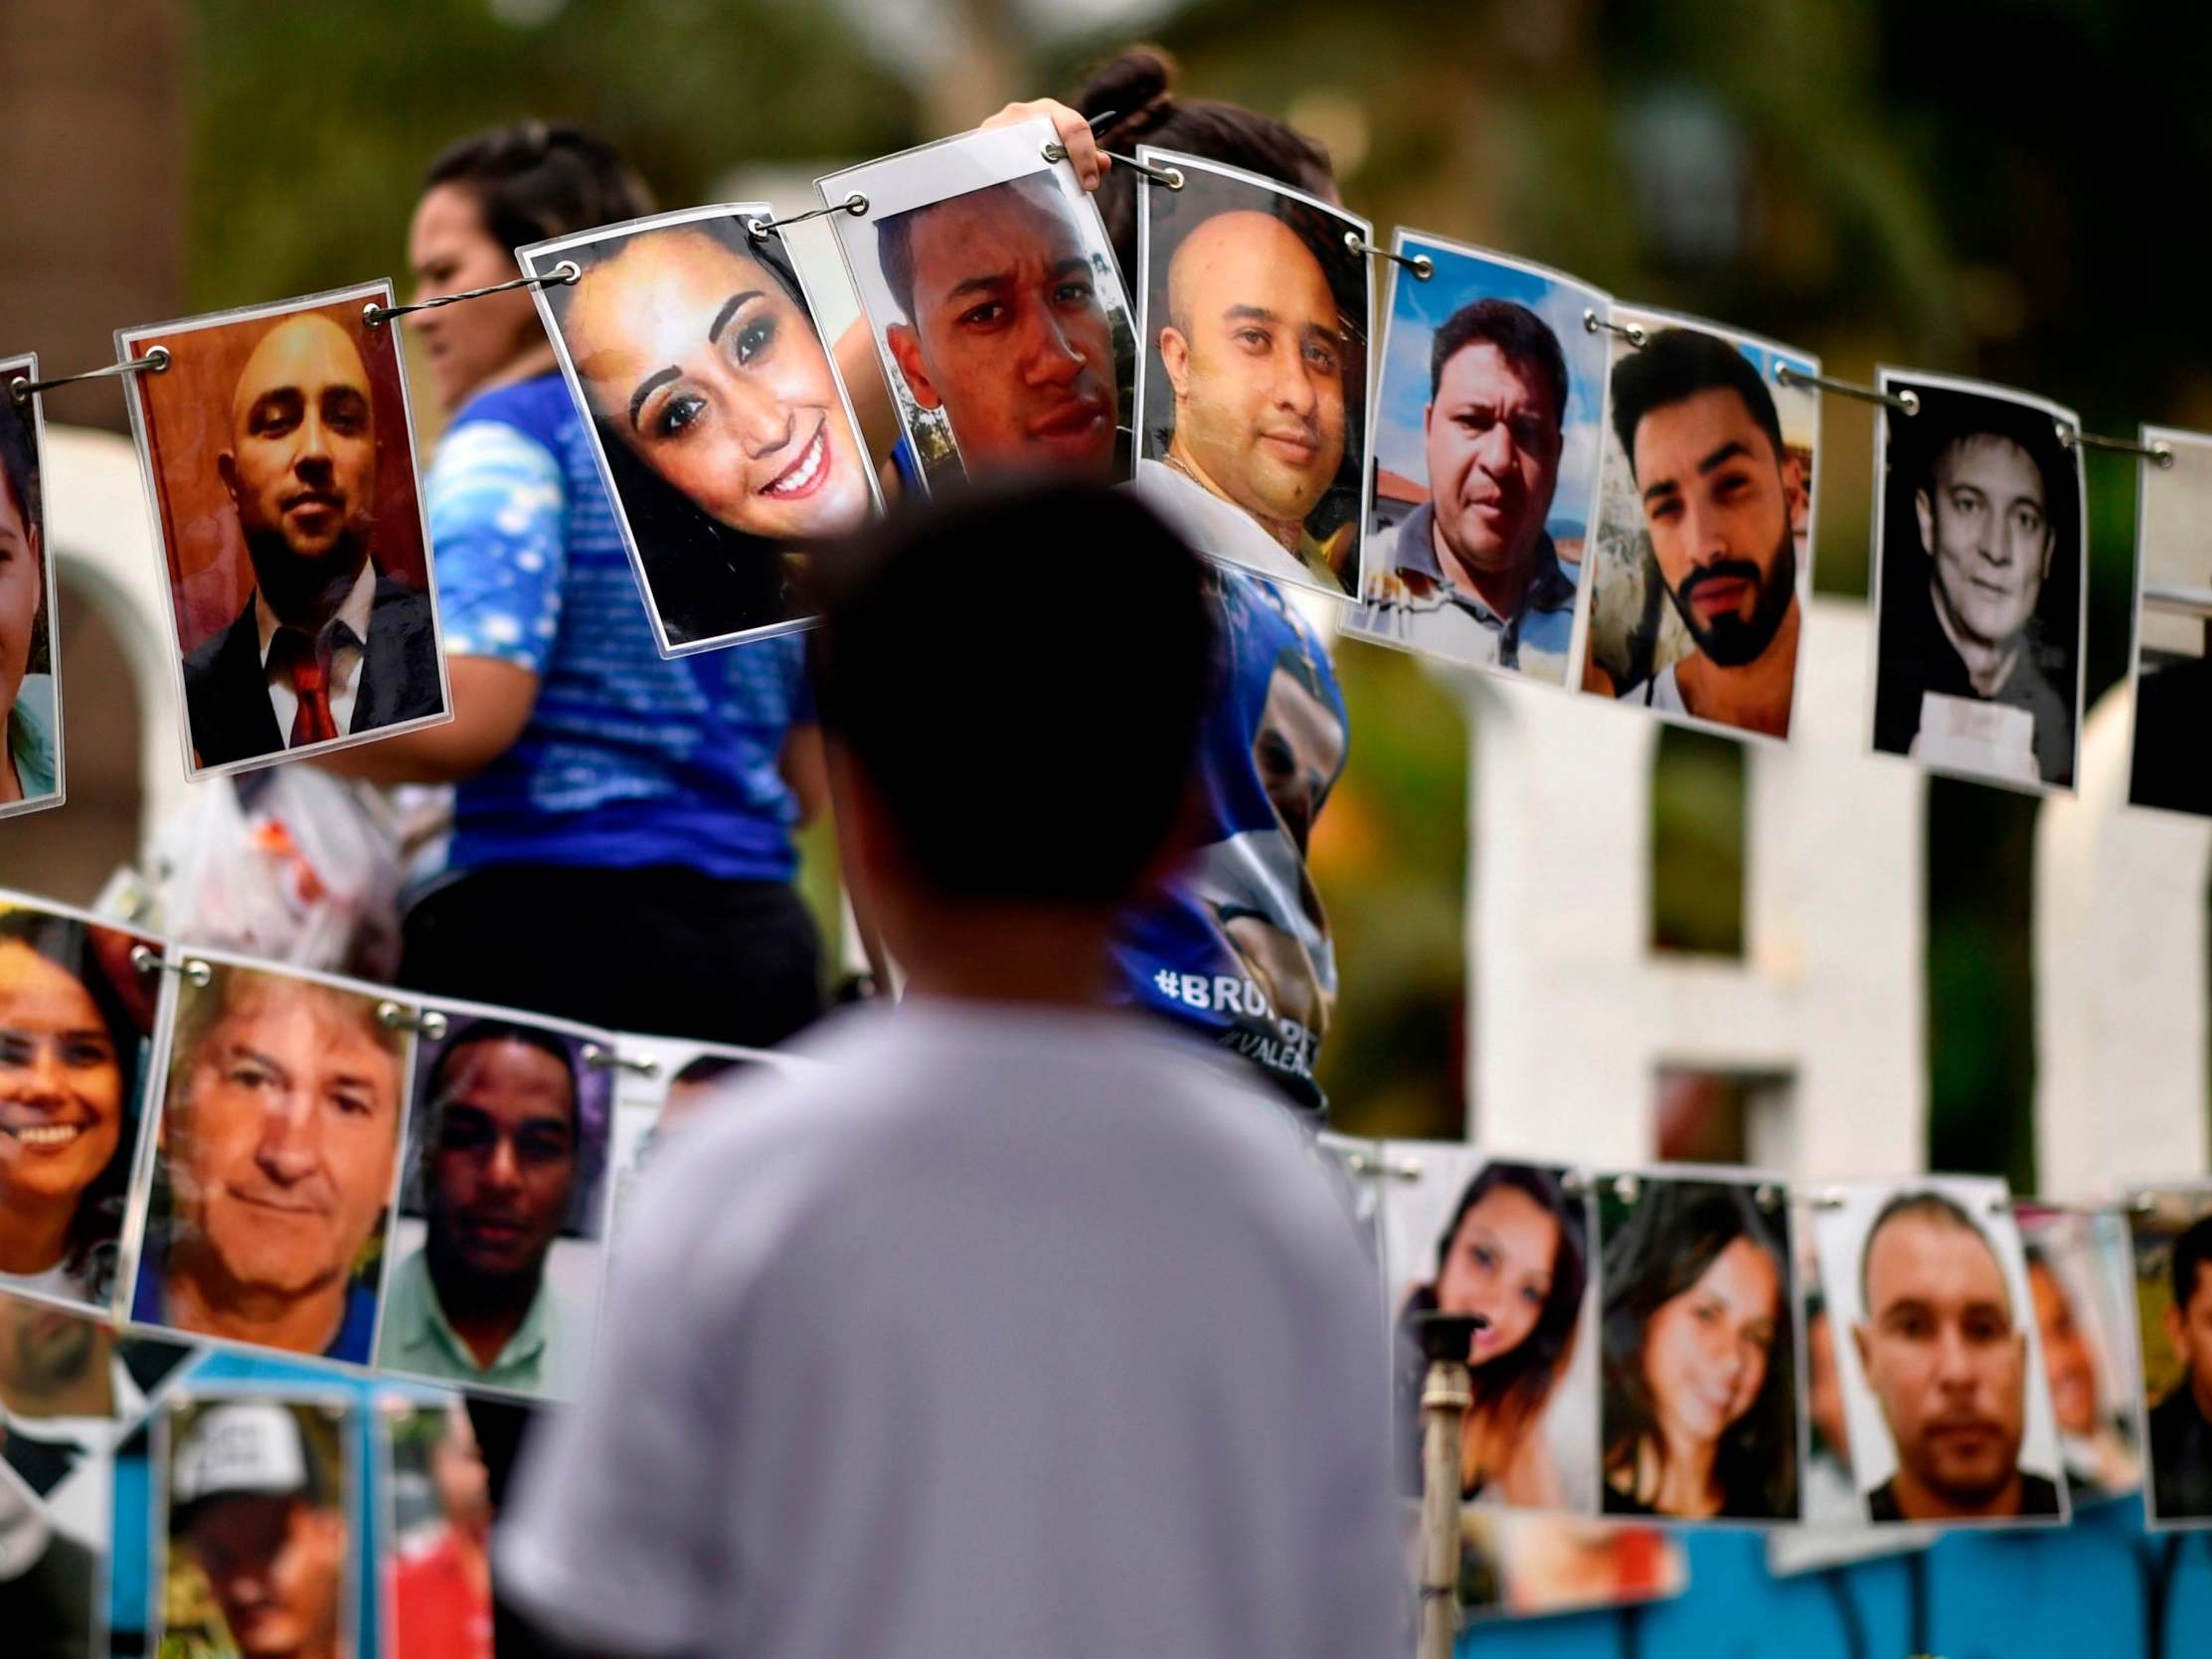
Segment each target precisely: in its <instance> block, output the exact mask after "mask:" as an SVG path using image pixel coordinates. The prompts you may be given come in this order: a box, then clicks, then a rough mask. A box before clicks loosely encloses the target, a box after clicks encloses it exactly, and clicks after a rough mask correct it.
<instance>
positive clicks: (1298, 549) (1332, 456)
mask: <svg viewBox="0 0 2212 1659" xmlns="http://www.w3.org/2000/svg"><path fill="white" fill-rule="evenodd" d="M1136 159H1137V160H1138V161H1140V162H1142V163H1144V164H1145V165H1146V166H1148V167H1154V168H1158V169H1160V170H1161V171H1163V172H1166V171H1170V170H1172V171H1173V172H1174V173H1175V175H1176V176H1178V177H1180V178H1181V180H1182V184H1181V185H1180V186H1179V187H1174V188H1170V187H1169V186H1166V185H1161V184H1154V183H1150V182H1147V183H1146V184H1145V185H1144V186H1143V187H1142V188H1140V189H1139V190H1138V192H1137V221H1136V225H1137V263H1138V265H1139V267H1140V269H1141V272H1142V274H1141V277H1140V281H1141V284H1142V292H1141V293H1140V295H1139V298H1138V312H1137V328H1138V332H1139V333H1140V334H1141V336H1142V347H1143V349H1142V350H1141V351H1140V352H1139V353H1138V354H1137V367H1136V378H1137V385H1136V396H1137V420H1138V429H1137V462H1136V492H1137V494H1138V495H1139V496H1141V497H1142V498H1143V499H1144V501H1145V502H1146V503H1147V504H1148V505H1150V506H1151V507H1152V508H1154V509H1155V510H1156V511H1157V512H1158V513H1159V514H1160V516H1161V517H1162V518H1163V519H1165V520H1166V521H1167V522H1168V523H1169V524H1170V525H1172V526H1173V527H1174V528H1175V529H1176V530H1178V531H1180V532H1181V534H1182V535H1183V537H1184V539H1185V540H1186V541H1188V542H1189V543H1190V544H1191V546H1193V547H1194V548H1196V549H1198V551H1199V552H1201V553H1204V554H1208V555H1210V556H1212V557H1213V558H1216V559H1220V560H1223V561H1225V562H1226V563H1228V564H1231V565H1237V566H1241V567H1243V568H1244V569H1246V570H1250V571H1253V572H1256V573H1258V574H1259V575H1261V576H1265V577H1273V578H1276V579H1277V580H1278V581H1288V582H1291V583H1294V584H1295V585H1297V586H1300V587H1305V588H1309V589H1311V590H1313V591H1314V592H1318V593H1324V594H1326V595H1328V596H1329V597H1331V598H1337V599H1356V598H1357V597H1358V595H1359V585H1360V561H1361V543H1362V537H1361V534H1360V510H1361V508H1360V497H1361V488H1360V480H1361V478H1362V476H1363V474H1364V473H1365V470H1366V464H1367V463H1366V455H1367V341H1368V337H1369V334H1370V331H1371V329H1372V326H1373V316H1374V303H1375V302H1374V273H1373V270H1372V268H1371V255H1370V254H1368V253H1367V252H1366V251H1365V247H1366V245H1367V244H1368V243H1369V242H1371V241H1372V240H1373V237H1374V230H1375V228H1374V226H1373V225H1372V224H1370V223H1369V222H1368V221H1367V220H1364V219H1362V218H1360V217H1359V216H1358V215H1357V214H1350V213H1346V212H1345V211H1344V210H1343V209H1341V208H1335V207H1331V206H1329V205H1328V204H1327V203H1326V202H1323V201H1320V200H1319V199H1318V198H1315V197H1312V196H1308V195H1306V194H1305V193H1304V192H1302V191H1297V190H1292V189H1290V188H1289V187H1288V186H1286V185H1282V184H1277V183H1276V181H1274V180H1273V179H1266V178H1262V177H1261V176H1260V175H1259V174H1257V173H1248V172H1245V171H1244V170H1243V169H1241V168H1236V167H1225V166H1221V165H1219V164H1218V163H1214V162H1209V161H1201V160H1198V159H1197V158H1195V157H1193V156H1186V155H1181V154H1178V153H1176V152H1174V151H1171V150H1155V149H1153V148H1152V147H1151V146H1150V145H1148V144H1147V145H1140V146H1138V149H1137V152H1136Z"/></svg>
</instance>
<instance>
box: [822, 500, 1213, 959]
mask: <svg viewBox="0 0 2212 1659" xmlns="http://www.w3.org/2000/svg"><path fill="white" fill-rule="evenodd" d="M1040 550H1049V555H1050V556H1049V557H1043V556H1041V551H1040ZM1101 580H1106V581H1109V582H1110V585H1111V587H1112V590H1113V594H1114V597H1113V600H1112V602H1111V603H1102V602H1101V601H1100V597H1099V593H1100V589H1099V587H1098V583H1099V581H1101ZM1207 580H1208V579H1207V576H1206V573H1205V571H1204V569H1203V568H1202V567H1201V565H1200V562H1199V560H1198V558H1197V556H1196V555H1194V554H1193V553H1192V552H1191V551H1190V550H1189V549H1188V548H1187V547H1185V546H1184V545H1183V544H1182V543H1181V542H1180V541H1178V540H1177V539H1176V538H1175V536H1174V535H1173V534H1172V533H1171V532H1169V531H1168V530H1167V529H1166V528H1165V527H1164V526H1163V525H1161V523H1160V522H1159V520H1158V519H1157V518H1155V517H1154V516H1153V515H1152V514H1151V513H1150V512H1148V511H1147V510H1146V509H1145V508H1144V507H1143V506H1142V505H1141V504H1140V503H1138V502H1137V501H1135V500H1134V499H1133V498H1132V497H1131V496H1129V495H1128V494H1127V493H1126V492H1121V491H1113V490H1106V489H1102V488H1097V487H1092V486H1074V485H1061V486H1057V487H1039V486H1034V485H1032V486H1027V487H1023V488H1021V489H1018V490H1005V489H985V488H982V487H974V486H971V487H969V488H967V489H964V490H961V491H957V492H951V493H949V494H947V495H945V496H943V497H941V498H939V499H937V500H936V501H933V502H932V503H930V504H929V505H928V506H927V507H925V508H921V509H917V510H915V511H913V512H911V513H909V514H907V515H905V516H902V517H900V518H898V519H896V520H894V521H892V522H890V523H888V524H886V525H884V526H882V527H879V528H878V529H876V530H875V531H873V532H871V533H870V534H869V535H867V536H865V537H862V538H858V539H855V540H854V541H851V542H848V543H843V544H838V545H834V546H833V547H831V548H829V549H826V550H824V552H823V553H822V554H820V555H818V556H817V557H816V559H815V561H814V581H815V586H816V596H817V598H818V599H819V602H820V605H821V613H822V622H821V626H820V627H819V628H818V629H817V630H816V631H815V633H814V635H813V644H814V648H815V669H816V679H817V684H818V686H819V688H820V689H819V697H820V703H821V710H822V725H823V729H824V731H825V733H826V734H827V735H828V737H829V738H830V740H831V764H832V776H833V780H834V781H835V783H836V785H837V789H838V795H837V799H838V813H837V821H838V830H839V833H840V836H841V838H842V841H843V846H844V849H845V853H846V858H847V868H848V869H851V870H854V871H856V872H857V873H858V875H859V877H860V879H861V881H862V883H863V885H865V886H867V887H868V888H870V889H871V890H872V892H873V897H874V900H875V902H876V906H877V913H878V914H879V916H880V918H881V920H882V924H883V927H884V932H885V936H886V943H887V944H888V945H889V946H890V948H891V951H892V953H893V955H894V956H895V957H897V958H899V959H900V960H902V961H905V962H908V963H910V964H919V963H920V961H921V960H922V959H923V958H924V957H927V958H928V959H929V960H931V961H936V962H941V961H943V960H944V959H945V956H946V953H947V952H952V953H954V954H955V955H956V954H957V953H958V952H959V951H960V950H961V948H962V941H961V940H960V939H959V938H956V937H940V936H918V935H917V932H916V927H917V919H918V917H919V915H920V914H921V912H924V911H930V912H936V913H938V914H940V915H941V914H942V913H945V912H970V913H975V914H987V913H996V914H999V915H1010V914H1015V913H1021V914H1032V915H1036V916H1040V917H1043V916H1058V917H1062V918H1080V919H1081V920H1082V921H1083V922H1085V923H1086V924H1088V923H1092V922H1095V923H1096V925H1097V927H1098V928H1099V930H1100V932H1101V936H1102V937H1103V935H1104V931H1105V929H1106V927H1108V926H1109V925H1110V920H1111V917H1112V916H1113V914H1114V913H1115V912H1116V911H1117V910H1118V909H1119V908H1120V907H1121V906H1122V905H1124V904H1125V903H1127V902H1128V901H1129V900H1130V899H1132V898H1133V897H1135V896H1136V895H1137V894H1138V893H1140V892H1141V891H1143V890H1144V889H1146V888H1147V887H1148V886H1149V884H1150V883H1151V882H1152V881H1154V880H1155V879H1157V878H1158V877H1159V876H1161V875H1162V874H1163V873H1164V870H1165V868H1166V865H1167V863H1168V861H1169V860H1170V859H1172V858H1173V857H1175V856H1176V855H1178V854H1179V853H1181V852H1183V851H1184V850H1185V825H1186V823H1187V808H1188V804H1189V799H1190V791H1191V788H1192V783H1193V768H1194V764H1195V760H1196V755H1197V742H1198V731H1199V722H1200V715H1201V711H1202V709H1203V707H1204V705H1205V702H1206V700H1207V698H1208V696H1209V694H1210V691H1211V689H1212V685H1213V673H1214V658H1213V651H1214V634H1213V625H1212V621H1211V618H1210V613H1209V606H1208V602H1207V597H1206V583H1207ZM1046 615H1049V616H1052V617H1053V618H1055V620H1054V622H1053V624H1052V626H1050V627H1039V626H1038V625H1037V618H1038V617H1040V616H1046ZM1131 616H1141V617H1142V618H1144V647H1143V649H1142V650H1141V651H1139V650H1134V649H1132V648H1131V644H1130V636H1129V632H1128V623H1127V619H1128V618H1129V617H1131ZM962 641H970V642H976V643H974V644H973V646H972V648H970V646H968V645H963V644H962V643H961V642H962ZM926 931H927V930H926V929H925V933H926ZM917 952H919V953H920V954H919V955H918V954H917Z"/></svg>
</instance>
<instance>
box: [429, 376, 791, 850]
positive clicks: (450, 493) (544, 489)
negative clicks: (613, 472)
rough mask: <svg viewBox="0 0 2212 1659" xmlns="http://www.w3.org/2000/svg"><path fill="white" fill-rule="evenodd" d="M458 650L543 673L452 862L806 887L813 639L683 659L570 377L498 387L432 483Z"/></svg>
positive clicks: (446, 452) (444, 606)
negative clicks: (661, 870)
mask: <svg viewBox="0 0 2212 1659" xmlns="http://www.w3.org/2000/svg"><path fill="white" fill-rule="evenodd" d="M425 500H426V504H427V508H428V514H429V523H430V542H431V545H432V547H433V548H435V550H436V556H437V595H438V607H439V613H440V621H441V622H442V623H443V626H444V632H445V649H446V651H447V652H448V653H449V654H451V655H454V656H475V657H492V658H496V659H497V660H499V661H501V662H511V663H514V664H515V665H517V666H518V667H521V668H527V669H528V670H530V672H531V673H533V674H535V675H537V676H538V681H539V688H538V699H537V703H536V706H535V707H534V708H533V709H532V710H531V714H530V722H529V724H528V725H527V726H526V727H525V728H524V729H523V733H522V737H521V738H520V739H519V740H518V741H517V742H516V744H515V746H514V747H512V748H510V749H509V750H507V752H506V753H504V754H502V755H501V756H499V758H498V759H496V760H494V761H493V762H492V763H491V764H490V765H489V766H487V767H485V768H484V770H482V771H481V772H479V773H477V774H476V775H475V776H474V777H472V778H470V779H468V780H467V781H466V782H464V783H462V784H460V785H459V786H458V787H457V788H456V789H455V790H454V803H453V836H452V841H451V844H450V846H449V847H448V849H447V851H446V855H445V862H446V868H447V869H448V870H449V871H462V870H469V869H476V868H481V867H483V866H486V865H495V864H525V863H527V864H560V865H580V866H590V867H593V868H598V869H609V868H617V869H631V868H637V867H641V866H645V865H659V864H679V865H687V866H690V867H691V868H693V869H696V870H700V871H704V872H705V873H707V874H708V875H711V876H716V877H720V878H723V879H725V880H734V881H787V880H789V879H790V876H791V874H792V872H793V870H794V869H795V868H796V864H797V859H796V855H795V854H794V852H793V850H792V846H791V828H792V826H793V825H794V824H795V823H796V822H797V820H798V803H797V800H796V798H795V797H794V796H793V794H792V793H791V790H790V787H789V785H787V784H786V783H785V782H784V780H783V777H782V774H781V773H780V771H778V769H777V761H778V759H779V758H780V756H781V754H782V750H783V742H784V738H785V735H786V734H787V733H788V731H789V729H790V728H791V727H792V726H794V725H801V724H807V723H811V722H812V720H813V719H814V713H813V704H812V698H811V696H810V693H809V690H808V687H807V683H806V678H805V657H804V645H803V642H802V639H801V637H800V636H797V635H784V636H780V637H777V638H774V639H766V640H759V641H755V642H753V643H750V644H745V645H736V646H731V647H728V648H726V649H724V650H720V651H708V652H702V653H700V654H698V655H696V656H689V657H679V658H675V659H669V658H665V657H663V656H661V654H660V651H659V648H658V647H657V646H656V645H655V644H654V642H653V631H652V626H651V624H650V623H649V622H648V621H647V619H646V615H645V602H644V599H643V597H642V595H641V594H640V593H639V591H638V587H637V581H636V578H635V576H634V575H633V573H632V571H631V568H630V562H629V555H628V553H627V552H626V551H625V549H624V548H623V546H622V538H621V533H620V531H619V529H618V528H617V526H616V524H615V522H614V515H613V510H612V507H611V504H610V503H609V502H608V499H607V495H606V491H605V489H604V487H603V486H602V485H601V483H600V481H599V474H598V467H597V463H596V460H595V459H594V456H593V453H592V446H591V440H590V438H589V436H588V434H587V433H586V431H585V429H584V424H583V421H582V420H581V419H580V418H579V416H578V415H577V411H576V405H575V403H574V402H573V401H572V400H571V399H570V397H569V393H568V390H567V388H566V387H565V386H564V385H563V384H562V382H561V378H560V377H559V376H558V375H547V376H545V377H543V378H541V379H537V380H532V381H526V382H524V383H523V384H522V385H520V386H511V387H502V388H499V389H497V390H495V391H491V392H486V393H484V394H482V395H481V396H479V397H477V398H475V399H474V400H472V401H471V402H470V403H468V404H467V405H465V406H464V407H463V408H462V409H461V411H460V413H459V414H458V415H455V416H454V419H453V423H452V424H451V425H450V426H449V427H447V428H446V431H445V435H444V437H443V438H442V439H441V440H440V442H439V443H438V447H437V454H436V456H435V458H434V459H433V461H432V462H431V465H430V469H429V475H428V478H427V480H426V482H425Z"/></svg>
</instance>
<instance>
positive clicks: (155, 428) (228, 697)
mask: <svg viewBox="0 0 2212 1659" xmlns="http://www.w3.org/2000/svg"><path fill="white" fill-rule="evenodd" d="M392 302H393V301H392V284H391V283H389V282H367V283H363V284H361V285H360V286H358V287H353V288H341V289H336V290H333V291H332V292H329V293H322V294H313V295H309V296H308V297H306V298H304V299H293V300H284V301H281V302H280V303H277V304H273V305H260V306H255V307H252V308H250V309H247V310H241V311H225V312H219V313H217V314H215V315H213V316H207V317H194V318H188V319H185V320H183V321H179V322H170V323H152V324H146V325H143V326H141V327H136V328H122V329H117V330H116V331H115V350H116V355H117V357H118V358H119V359H121V360H122V361H124V362H136V361H139V360H142V359H149V358H151V359H154V360H155V361H156V362H159V363H164V364H165V365H166V366H165V367H161V368H158V369H155V368H148V369H145V370H141V371H139V372H137V373H134V374H130V375H127V376H125V377H124V383H125V385H126V386H127V387H128V389H129V407H130V423H131V430H132V431H133V432H134V433H135V434H136V436H137V439H138V457H139V463H140V466H141V468H142V470H143V471H144V473H145V478H146V496H147V504H148V507H149V509H150V514H151V517H152V519H153V522H154V523H155V524H156V525H157V526H158V527H159V530H160V535H161V545H162V549H163V552H164V555H165V557H166V559H167V561H168V578H169V580H168V582H167V586H166V589H165V590H166V592H167V593H168V596H169V609H170V621H171V624H172V625H173V626H174V628H175V630H176V646H177V685H178V689H179V694H180V696H179V701H180V702H181V704H182V705H183V708H184V710H185V714H186V722H187V731H186V741H187V750H186V769H187V771H188V772H189V773H190V775H192V776H194V777H200V776H204V775H206V774H209V773H212V772H218V771H233V770H239V769H241V768H244V767H248V766H255V765H262V764H266V763H267V762H269V761H273V760H284V759H291V758H295V757H297V756H298V755H299V754H301V753H302V752H305V751H318V752H319V751H321V750H324V749H329V748H335V747H341V746H345V745H351V744H356V743H365V742H367V741H369V740H370V739H372V738H379V737H389V736H391V735H392V734H394V733H396V732H406V731H413V730H415V729H417V728H419V727H424V726H434V725H438V724H440V723H442V722H444V721H446V720H449V719H451V718H452V717H451V713H450V710H451V702H450V699H449V698H448V696H447V692H446V685H445V656H444V652H443V651H442V650H440V649H439V645H438V634H437V596H436V590H435V588H434V586H433V584H432V582H431V581H430V558H429V535H428V532H427V530H426V529H425V521H424V517H423V505H422V498H421V492H420V488H419V485H418V481H417V476H416V464H415V439H414V435H413V432H412V429H411V427H410V425H409V420H408V402H407V372H406V365H405V363H404V361H403V358H402V354H401V351H400V341H399V331H398V329H397V328H396V327H395V326H394V324H393V322H392V321H391V320H390V319H386V320H384V321H383V322H381V323H379V324H377V325H375V326H371V324H370V323H369V322H368V321H367V319H366V315H365V311H366V308H367V307H370V306H372V305H376V306H389V305H391V304H392ZM157 354H162V355H157Z"/></svg>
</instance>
